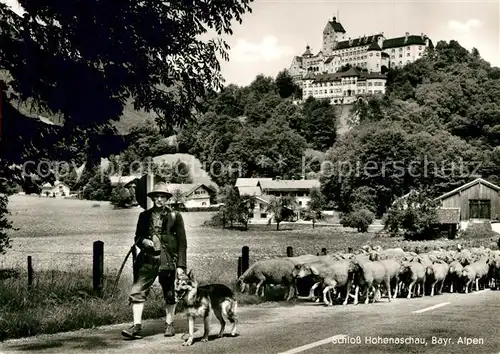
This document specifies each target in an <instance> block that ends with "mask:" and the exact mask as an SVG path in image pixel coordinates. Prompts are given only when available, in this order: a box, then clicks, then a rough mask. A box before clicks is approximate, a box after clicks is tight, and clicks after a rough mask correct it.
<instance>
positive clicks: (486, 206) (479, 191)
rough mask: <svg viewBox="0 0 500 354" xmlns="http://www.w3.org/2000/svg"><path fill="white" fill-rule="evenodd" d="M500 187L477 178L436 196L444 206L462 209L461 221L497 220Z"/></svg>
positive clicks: (499, 205) (499, 213)
mask: <svg viewBox="0 0 500 354" xmlns="http://www.w3.org/2000/svg"><path fill="white" fill-rule="evenodd" d="M499 193H500V187H499V186H497V185H495V184H493V183H491V182H488V181H486V180H484V179H482V178H477V179H475V180H473V181H471V182H469V183H466V184H464V185H462V186H460V187H458V188H455V189H454V190H452V191H450V192H448V193H445V194H443V195H441V196H439V197H437V198H436V200H438V201H440V203H441V207H442V208H454V209H458V210H459V211H460V221H470V220H488V221H490V220H497V219H498V217H499V216H500V195H499Z"/></svg>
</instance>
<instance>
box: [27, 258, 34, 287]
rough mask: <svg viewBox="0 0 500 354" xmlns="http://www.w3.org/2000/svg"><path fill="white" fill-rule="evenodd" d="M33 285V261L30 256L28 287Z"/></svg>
mask: <svg viewBox="0 0 500 354" xmlns="http://www.w3.org/2000/svg"><path fill="white" fill-rule="evenodd" d="M32 285H33V263H32V261H31V256H28V287H31V286H32Z"/></svg>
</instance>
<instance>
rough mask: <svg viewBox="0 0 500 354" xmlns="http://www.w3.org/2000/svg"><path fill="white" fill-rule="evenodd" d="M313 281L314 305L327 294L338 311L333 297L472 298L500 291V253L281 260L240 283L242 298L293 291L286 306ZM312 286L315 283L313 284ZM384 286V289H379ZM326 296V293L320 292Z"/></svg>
mask: <svg viewBox="0 0 500 354" xmlns="http://www.w3.org/2000/svg"><path fill="white" fill-rule="evenodd" d="M306 279H309V283H311V284H314V285H312V287H311V288H310V292H309V297H308V299H310V300H313V301H314V300H316V302H318V301H319V298H317V297H316V296H315V293H317V292H318V290H321V289H323V291H322V295H323V302H324V303H325V305H328V306H332V305H333V297H332V295H335V296H336V297H337V298H343V299H344V301H343V304H344V305H347V303H348V302H349V299H350V298H353V299H354V301H353V303H354V304H358V298H359V296H360V294H361V296H362V297H363V298H364V302H365V304H367V303H368V302H369V300H370V298H372V299H373V300H372V301H373V302H375V301H377V300H378V299H380V298H381V297H382V296H387V298H388V300H389V302H390V301H391V299H395V298H397V297H398V296H401V295H402V296H406V297H407V298H411V297H412V296H425V295H426V294H429V295H430V296H434V294H436V293H437V294H441V293H442V291H443V289H444V290H446V291H449V292H454V291H456V292H464V293H468V292H472V291H473V288H474V285H475V290H476V291H479V290H480V289H484V288H487V287H490V288H494V287H495V288H496V287H498V286H499V285H500V251H498V250H492V249H490V248H485V247H477V248H470V249H463V248H462V247H461V246H460V245H458V246H457V248H456V249H442V248H441V249H439V250H432V251H428V252H425V253H416V252H412V251H408V250H406V249H405V250H403V249H401V248H388V249H382V248H381V247H380V246H377V247H373V248H372V247H371V246H363V247H362V248H361V249H360V250H358V251H356V252H354V253H333V254H326V255H321V256H319V255H303V256H298V257H280V258H274V259H266V260H261V261H257V262H255V263H253V264H252V265H251V266H250V267H249V268H248V270H246V271H245V272H244V273H243V274H242V275H241V277H239V279H238V281H237V286H238V287H239V288H240V290H241V292H244V291H245V289H247V288H248V287H249V285H251V284H256V290H255V292H256V294H260V295H261V296H263V295H264V287H265V286H266V285H268V284H269V285H283V286H286V287H288V294H287V295H286V301H288V300H290V299H292V298H295V297H297V295H298V291H297V283H298V282H302V284H305V283H306V282H305V280H306ZM311 280H312V282H311ZM381 285H382V287H380V286H381ZM319 294H320V296H321V292H319Z"/></svg>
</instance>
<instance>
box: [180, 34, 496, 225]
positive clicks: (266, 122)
mask: <svg viewBox="0 0 500 354" xmlns="http://www.w3.org/2000/svg"><path fill="white" fill-rule="evenodd" d="M289 80H290V79H289V77H287V75H286V73H280V74H279V75H278V77H277V78H276V80H274V79H273V78H270V77H264V76H262V75H259V76H257V78H256V79H255V80H254V81H253V82H252V83H251V84H250V85H249V86H247V87H237V86H229V87H227V88H225V89H224V90H223V91H222V92H220V93H219V94H214V95H213V96H212V97H211V98H210V99H209V100H208V101H207V102H206V103H205V111H204V112H202V113H203V114H201V115H200V116H199V117H198V120H197V121H196V122H193V123H192V124H191V125H190V126H188V127H187V128H186V129H185V130H183V131H182V132H181V134H180V136H179V137H178V142H179V149H180V151H183V152H189V153H192V154H193V155H195V156H196V157H198V158H199V159H200V161H201V162H202V163H208V165H210V164H213V163H215V162H217V161H219V162H222V164H220V168H219V169H218V170H217V169H216V170H215V171H212V172H211V175H212V178H213V179H214V181H216V182H217V183H218V184H219V186H221V185H224V184H232V183H234V180H235V178H236V177H237V174H236V173H235V170H234V168H235V167H237V168H238V169H239V170H238V172H239V174H238V175H239V176H241V177H252V176H253V177H257V176H259V177H277V176H280V177H282V178H301V177H302V176H310V177H313V176H316V177H318V176H319V177H320V180H321V182H322V192H323V193H324V195H325V196H326V198H327V199H328V200H329V201H330V203H331V204H332V205H334V206H335V207H336V208H337V209H339V210H340V211H344V212H348V211H352V210H353V206H354V205H356V206H360V205H362V206H365V207H366V208H367V209H369V210H371V211H373V212H375V213H376V214H377V215H378V216H381V215H382V214H383V213H384V212H385V211H386V210H387V208H388V206H389V205H391V203H392V202H393V201H394V200H395V198H396V197H397V196H401V195H403V194H406V193H407V192H408V191H409V190H411V189H419V190H425V191H426V192H428V193H429V194H430V195H434V196H437V195H439V194H440V193H443V192H446V191H449V190H451V189H453V188H455V187H456V186H458V185H460V184H462V183H464V182H467V181H469V180H472V179H474V178H476V177H479V176H482V177H484V178H486V179H488V180H490V181H492V182H494V183H495V182H498V177H497V176H499V173H500V170H499V169H500V164H499V162H500V150H499V149H497V148H496V146H497V145H498V143H499V142H500V140H499V139H500V69H499V68H495V67H491V65H490V64H489V63H488V62H486V61H485V60H483V59H482V58H481V57H480V55H479V53H478V51H477V50H475V49H474V50H472V51H470V52H469V51H467V50H466V49H464V48H463V47H461V46H460V45H459V43H458V42H456V41H450V42H449V43H447V42H444V41H440V42H438V43H437V45H436V47H435V48H434V49H433V50H430V51H429V52H428V53H427V55H426V56H425V57H423V58H422V59H419V60H418V61H416V62H415V63H412V64H409V65H407V66H405V67H404V68H402V69H399V70H391V71H389V73H388V83H387V92H386V94H385V95H384V96H382V97H371V98H370V99H369V100H368V101H367V102H357V103H356V104H354V106H353V107H352V108H350V109H348V110H347V109H346V108H347V107H332V106H330V105H329V104H328V102H325V101H320V100H315V99H313V98H311V97H310V98H307V99H306V100H305V101H304V103H303V104H301V105H294V104H293V103H292V97H293V92H294V90H293V89H283V87H289V86H291V84H290V82H289ZM283 92H287V94H283ZM354 115H356V117H357V118H358V119H359V124H357V125H355V126H354V127H353V128H352V129H350V130H349V131H348V132H345V134H342V135H340V134H338V131H337V129H338V127H339V126H341V127H343V128H344V127H345V122H349V121H351V120H352V118H353V116H354ZM341 123H342V124H341ZM344 131H346V129H345V128H344ZM235 162H237V164H236V165H235Z"/></svg>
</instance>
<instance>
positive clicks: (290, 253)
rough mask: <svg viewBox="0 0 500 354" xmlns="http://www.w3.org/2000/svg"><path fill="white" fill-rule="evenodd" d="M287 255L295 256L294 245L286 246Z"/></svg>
mask: <svg viewBox="0 0 500 354" xmlns="http://www.w3.org/2000/svg"><path fill="white" fill-rule="evenodd" d="M286 256H287V257H293V247H292V246H288V247H287V248H286Z"/></svg>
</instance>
